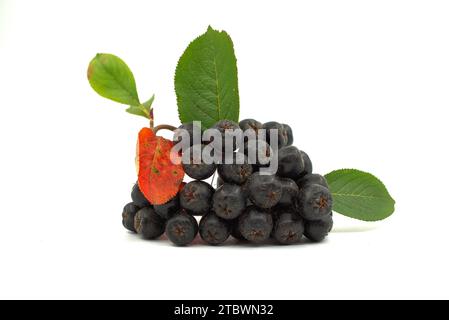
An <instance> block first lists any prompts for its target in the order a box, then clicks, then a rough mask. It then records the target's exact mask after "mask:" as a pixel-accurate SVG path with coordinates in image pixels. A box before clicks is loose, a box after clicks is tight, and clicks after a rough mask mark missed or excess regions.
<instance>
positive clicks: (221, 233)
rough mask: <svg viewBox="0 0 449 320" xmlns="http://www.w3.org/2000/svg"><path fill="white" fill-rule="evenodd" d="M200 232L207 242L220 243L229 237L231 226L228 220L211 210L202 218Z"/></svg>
mask: <svg viewBox="0 0 449 320" xmlns="http://www.w3.org/2000/svg"><path fill="white" fill-rule="evenodd" d="M199 232H200V236H201V239H203V240H204V241H205V242H206V243H208V244H211V245H219V244H222V243H223V242H225V241H226V240H227V239H228V238H229V235H230V233H231V228H230V225H229V223H228V222H227V221H225V220H223V219H221V218H220V217H218V216H217V215H215V214H214V213H212V212H211V213H209V214H207V215H205V216H204V217H203V218H202V219H201V221H200V226H199Z"/></svg>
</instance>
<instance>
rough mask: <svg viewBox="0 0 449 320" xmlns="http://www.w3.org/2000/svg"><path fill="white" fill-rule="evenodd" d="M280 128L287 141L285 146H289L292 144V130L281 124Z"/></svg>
mask: <svg viewBox="0 0 449 320" xmlns="http://www.w3.org/2000/svg"><path fill="white" fill-rule="evenodd" d="M282 126H283V127H284V134H285V136H286V140H287V144H286V146H291V145H292V144H293V130H292V128H291V127H290V126H289V125H288V124H285V123H283V124H282Z"/></svg>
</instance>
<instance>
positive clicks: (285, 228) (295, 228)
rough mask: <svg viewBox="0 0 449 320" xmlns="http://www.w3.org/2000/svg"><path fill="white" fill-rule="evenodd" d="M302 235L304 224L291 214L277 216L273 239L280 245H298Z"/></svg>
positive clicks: (295, 215)
mask: <svg viewBox="0 0 449 320" xmlns="http://www.w3.org/2000/svg"><path fill="white" fill-rule="evenodd" d="M303 233H304V222H303V220H302V219H301V218H300V217H298V215H297V214H295V213H293V212H284V213H281V214H279V215H278V216H277V219H276V222H275V224H274V229H273V237H274V238H275V239H276V241H277V242H279V243H280V244H285V245H288V244H294V243H298V242H299V241H300V240H301V238H302V235H303Z"/></svg>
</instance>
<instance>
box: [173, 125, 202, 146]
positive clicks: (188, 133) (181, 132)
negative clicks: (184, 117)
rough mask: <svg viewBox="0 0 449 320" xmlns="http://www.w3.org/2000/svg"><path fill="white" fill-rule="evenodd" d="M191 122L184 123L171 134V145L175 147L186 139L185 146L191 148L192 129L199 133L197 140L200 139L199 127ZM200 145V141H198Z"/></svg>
mask: <svg viewBox="0 0 449 320" xmlns="http://www.w3.org/2000/svg"><path fill="white" fill-rule="evenodd" d="M195 126H196V124H195V125H194V124H193V122H188V123H184V124H182V125H181V126H179V128H178V129H177V130H175V131H174V133H173V143H174V144H175V145H176V144H178V143H180V142H182V141H183V139H186V141H187V146H193V130H194V128H195V129H196V130H197V131H198V132H199V133H200V136H199V138H200V139H201V126H196V127H195ZM198 143H201V140H200V141H198Z"/></svg>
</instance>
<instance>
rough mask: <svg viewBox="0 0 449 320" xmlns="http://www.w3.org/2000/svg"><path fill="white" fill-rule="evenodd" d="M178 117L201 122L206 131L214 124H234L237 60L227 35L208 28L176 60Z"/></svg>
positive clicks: (236, 106)
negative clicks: (228, 121) (227, 122)
mask: <svg viewBox="0 0 449 320" xmlns="http://www.w3.org/2000/svg"><path fill="white" fill-rule="evenodd" d="M175 90H176V97H177V101H178V112H179V118H180V120H181V122H182V123H186V122H190V121H201V122H202V124H203V127H205V128H210V127H212V126H213V125H214V124H215V123H216V122H217V121H219V120H222V119H229V120H233V121H238V118H239V90H238V79H237V60H236V58H235V54H234V46H233V44H232V40H231V38H230V37H229V35H228V34H227V33H226V32H224V31H221V32H219V31H217V30H214V29H212V28H211V27H209V28H208V29H207V32H206V33H205V34H203V35H201V36H200V37H198V38H196V39H195V40H194V41H193V42H191V43H190V45H189V46H188V47H187V49H186V51H185V52H184V54H183V55H182V56H181V58H180V59H179V62H178V65H177V67H176V74H175Z"/></svg>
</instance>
